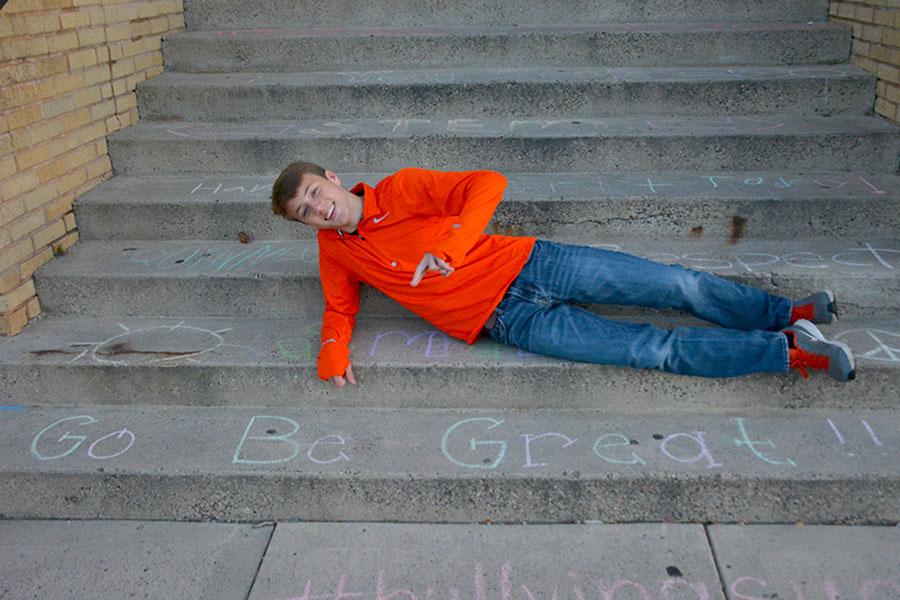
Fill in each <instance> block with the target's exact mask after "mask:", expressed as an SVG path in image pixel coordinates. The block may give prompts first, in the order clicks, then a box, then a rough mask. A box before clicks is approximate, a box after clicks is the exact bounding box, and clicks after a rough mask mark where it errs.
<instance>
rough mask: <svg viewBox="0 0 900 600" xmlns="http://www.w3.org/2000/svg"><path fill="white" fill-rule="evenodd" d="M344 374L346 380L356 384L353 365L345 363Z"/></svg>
mask: <svg viewBox="0 0 900 600" xmlns="http://www.w3.org/2000/svg"><path fill="white" fill-rule="evenodd" d="M345 375H346V376H347V381H349V382H350V383H352V384H353V385H356V377H354V376H353V365H347V372H346V373H345Z"/></svg>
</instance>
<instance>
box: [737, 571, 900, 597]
mask: <svg viewBox="0 0 900 600" xmlns="http://www.w3.org/2000/svg"><path fill="white" fill-rule="evenodd" d="M788 583H789V585H790V587H791V588H792V589H793V591H794V594H795V596H794V599H795V600H805V598H807V597H809V598H813V597H820V598H821V597H824V598H828V599H829V600H837V599H839V598H860V600H882V599H883V600H888V599H889V598H897V597H900V583H898V581H897V580H893V579H866V580H864V581H863V582H862V584H860V586H859V590H858V593H857V594H853V593H841V592H840V591H839V590H841V588H843V589H845V590H846V589H848V588H854V587H855V586H850V585H846V584H845V585H840V584H839V583H838V582H835V581H831V580H825V581H821V582H819V583H818V585H817V584H816V583H813V582H810V581H808V580H805V581H802V582H795V581H789V582H788ZM775 585H776V586H777V587H779V588H780V587H782V586H781V585H779V584H778V582H776V583H775ZM817 586H818V587H820V588H821V590H822V592H824V594H822V595H819V594H818V593H816V592H813V594H810V595H809V596H807V595H805V594H804V588H814V587H817ZM769 587H770V582H769V581H767V580H765V579H759V578H757V577H749V576H743V577H737V578H735V579H734V581H732V583H731V585H730V586H729V590H730V591H731V596H730V597H733V598H737V599H739V600H765V599H766V598H774V597H776V596H779V594H777V593H773V592H770V591H766V588H769ZM779 591H781V590H779ZM809 591H811V590H809V589H807V590H806V592H807V593H808V592H809ZM781 597H784V596H781Z"/></svg>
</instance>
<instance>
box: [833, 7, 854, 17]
mask: <svg viewBox="0 0 900 600" xmlns="http://www.w3.org/2000/svg"><path fill="white" fill-rule="evenodd" d="M836 16H838V17H840V18H841V19H852V18H853V6H851V5H849V4H838V7H837V13H836Z"/></svg>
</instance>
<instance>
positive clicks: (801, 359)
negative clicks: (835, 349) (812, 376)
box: [790, 348, 828, 379]
mask: <svg viewBox="0 0 900 600" xmlns="http://www.w3.org/2000/svg"><path fill="white" fill-rule="evenodd" d="M790 356H791V359H790V361H791V368H792V369H797V370H798V371H800V374H801V375H802V376H803V379H809V372H807V370H806V367H809V368H810V369H820V370H823V371H827V370H828V357H827V356H824V355H822V354H813V353H812V352H807V351H806V350H801V349H799V348H791V350H790Z"/></svg>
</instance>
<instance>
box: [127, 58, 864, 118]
mask: <svg viewBox="0 0 900 600" xmlns="http://www.w3.org/2000/svg"><path fill="white" fill-rule="evenodd" d="M330 80H336V81H334V83H330V82H329V81H330ZM874 89H875V78H874V77H873V76H871V75H868V74H866V73H864V72H862V71H860V70H856V69H852V68H848V67H846V66H835V67H831V66H828V67H822V66H820V67H813V68H806V69H802V68H801V69H787V68H780V69H762V68H757V69H754V68H728V69H726V68H721V69H685V70H682V71H676V70H671V69H665V70H664V69H646V70H626V69H606V70H598V69H576V70H572V69H540V70H534V69H529V70H514V69H485V70H468V71H466V70H463V71H461V72H460V71H458V70H454V71H449V72H447V71H438V72H428V71H419V72H414V73H397V72H392V73H383V72H374V73H371V72H370V73H366V72H362V73H351V74H346V75H338V76H335V75H331V74H328V73H323V74H315V75H314V74H309V75H296V74H273V73H247V74H246V75H234V74H228V75H212V74H210V75H197V74H180V73H170V74H168V75H163V76H162V77H158V78H155V79H152V80H149V81H147V82H145V83H143V84H141V86H140V91H139V94H138V98H139V104H140V112H141V116H142V118H144V119H150V120H162V121H171V120H188V121H248V120H259V119H334V118H337V119H340V118H348V117H349V118H389V117H397V118H412V117H436V116H451V117H452V116H458V117H470V118H471V117H498V116H503V117H510V118H512V117H541V116H543V117H547V118H552V119H561V118H566V117H571V118H577V117H580V116H584V115H604V116H624V117H627V116H638V115H639V116H647V117H650V116H659V115H667V116H674V115H686V116H701V115H721V114H742V115H751V114H780V115H785V116H790V115H825V116H828V115H838V114H864V113H867V112H871V110H872V103H873V100H872V98H873V92H874ZM536 111H540V112H539V113H538V112H536Z"/></svg>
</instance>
